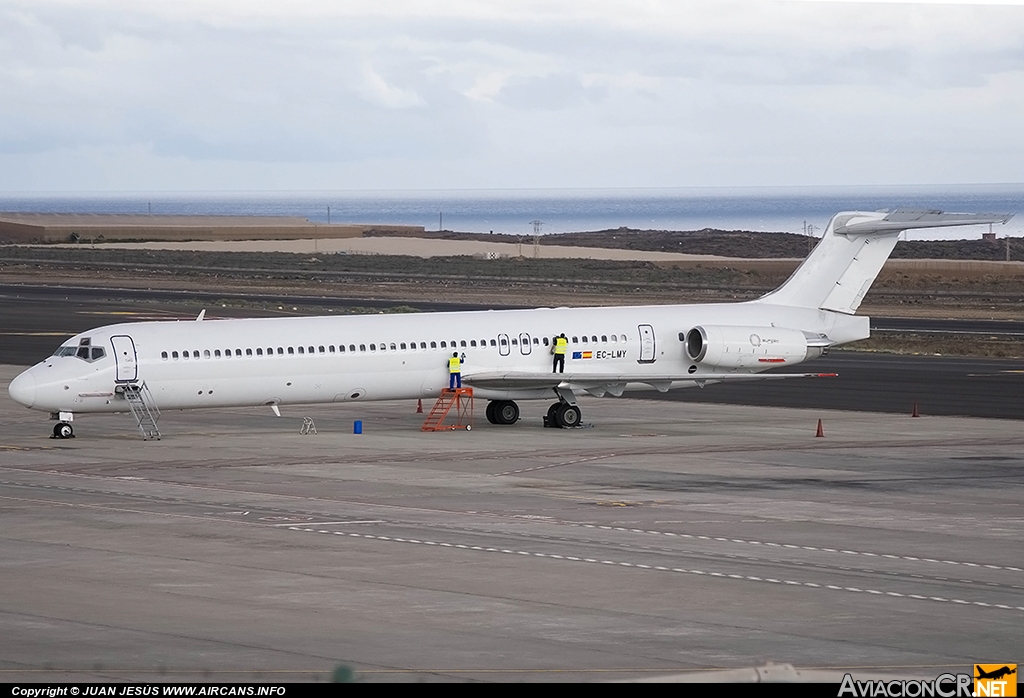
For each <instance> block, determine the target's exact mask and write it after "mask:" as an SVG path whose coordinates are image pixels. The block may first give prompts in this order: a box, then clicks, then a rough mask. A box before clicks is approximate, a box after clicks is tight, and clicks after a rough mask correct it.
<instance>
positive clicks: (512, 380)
mask: <svg viewBox="0 0 1024 698" xmlns="http://www.w3.org/2000/svg"><path fill="white" fill-rule="evenodd" d="M836 375H838V374H835V373H703V374H699V375H697V374H692V375H691V374H687V373H678V374H677V373H662V374H639V373H582V372H570V373H541V372H535V371H483V372H479V373H463V374H462V381H463V382H464V383H466V384H467V385H471V386H473V387H475V388H491V389H494V390H513V389H536V388H572V389H578V390H582V391H584V392H588V393H591V394H594V393H595V392H607V393H611V394H613V395H618V394H621V393H622V390H623V388H624V387H625V385H626V384H627V383H642V384H644V385H649V386H651V387H652V388H654V389H655V390H658V391H660V392H665V391H667V390H668V389H669V388H670V387H671V386H672V384H673V383H697V384H703V383H709V382H719V381H744V380H781V379H783V378H832V377H835V376H836Z"/></svg>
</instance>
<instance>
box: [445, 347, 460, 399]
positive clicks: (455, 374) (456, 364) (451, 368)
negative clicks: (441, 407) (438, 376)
mask: <svg viewBox="0 0 1024 698" xmlns="http://www.w3.org/2000/svg"><path fill="white" fill-rule="evenodd" d="M457 387H458V388H461V387H462V361H461V360H460V359H459V352H455V353H454V354H452V358H450V359H448V389H449V390H455V388H457Z"/></svg>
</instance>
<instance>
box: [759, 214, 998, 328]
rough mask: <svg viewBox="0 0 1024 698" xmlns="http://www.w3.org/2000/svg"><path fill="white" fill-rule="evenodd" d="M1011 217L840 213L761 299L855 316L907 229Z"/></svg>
mask: <svg viewBox="0 0 1024 698" xmlns="http://www.w3.org/2000/svg"><path fill="white" fill-rule="evenodd" d="M1011 217H1012V214H972V213H943V212H942V211H917V210H906V209H901V210H896V211H879V212H860V211H854V212H846V213H838V214H836V215H835V216H833V217H832V220H831V221H829V223H828V226H827V227H826V228H825V234H824V236H823V237H822V239H821V242H819V243H818V246H817V247H815V248H814V250H813V251H812V252H811V254H810V255H809V256H808V257H807V259H805V260H804V262H803V264H801V265H800V266H799V267H797V270H796V271H795V272H793V275H792V276H790V277H789V279H787V280H786V282H785V283H784V284H782V286H780V287H779V288H778V289H776V290H774V291H772V292H771V293H769V294H768V295H766V296H763V297H762V298H760V299H758V301H757V302H760V303H771V304H774V305H792V306H797V307H801V308H820V309H822V310H832V311H835V312H837V313H847V314H853V313H855V312H856V311H857V308H858V307H860V304H861V301H863V300H864V296H865V295H866V294H867V292H868V289H870V288H871V284H872V283H874V281H875V277H877V276H878V273H879V272H880V271H881V270H882V267H883V266H884V265H885V261H886V260H887V259H888V258H889V255H890V254H892V250H893V248H894V247H895V246H896V241H897V240H898V239H899V235H900V233H901V232H903V231H904V230H914V229H918V228H943V227H947V226H955V225H978V224H982V223H1005V222H1006V221H1008V220H1009V219H1010V218H1011Z"/></svg>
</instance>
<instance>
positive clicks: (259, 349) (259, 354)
mask: <svg viewBox="0 0 1024 698" xmlns="http://www.w3.org/2000/svg"><path fill="white" fill-rule="evenodd" d="M256 356H263V347H256Z"/></svg>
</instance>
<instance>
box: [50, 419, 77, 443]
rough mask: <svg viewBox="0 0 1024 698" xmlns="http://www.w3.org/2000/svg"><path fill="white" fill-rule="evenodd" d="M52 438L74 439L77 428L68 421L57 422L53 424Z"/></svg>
mask: <svg viewBox="0 0 1024 698" xmlns="http://www.w3.org/2000/svg"><path fill="white" fill-rule="evenodd" d="M50 438H51V439H73V438H75V430H74V428H72V426H71V425H70V424H68V423H67V422H57V423H56V424H54V425H53V436H51V437H50Z"/></svg>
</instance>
